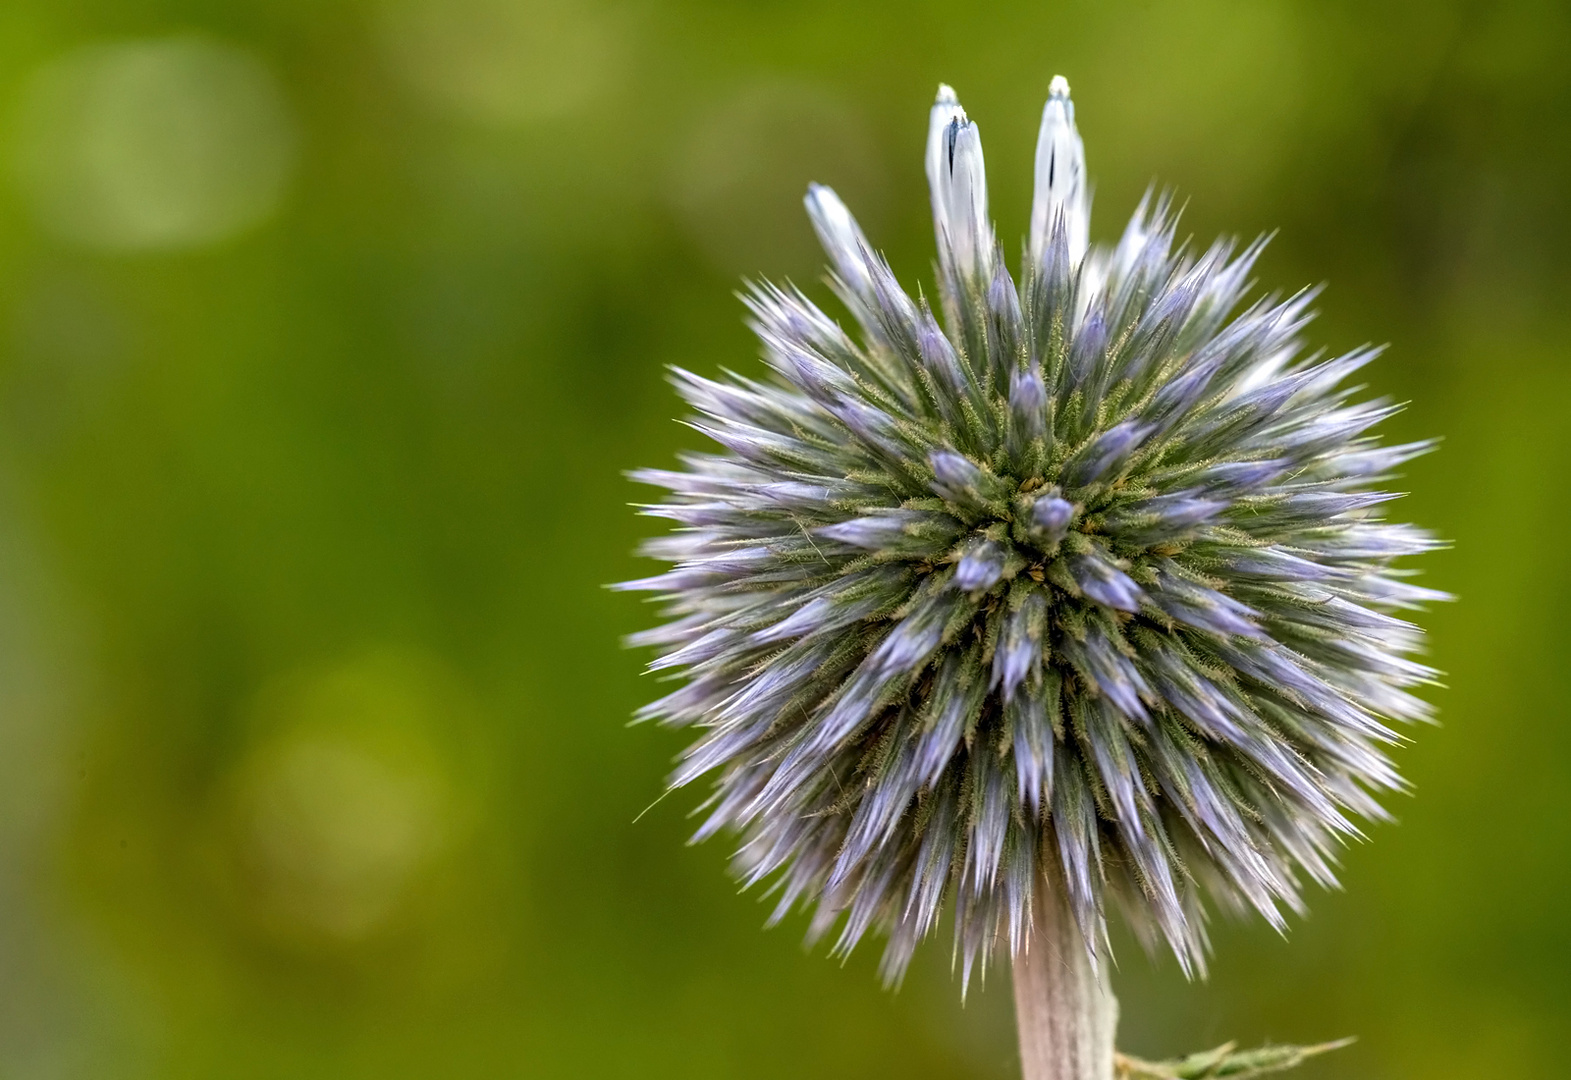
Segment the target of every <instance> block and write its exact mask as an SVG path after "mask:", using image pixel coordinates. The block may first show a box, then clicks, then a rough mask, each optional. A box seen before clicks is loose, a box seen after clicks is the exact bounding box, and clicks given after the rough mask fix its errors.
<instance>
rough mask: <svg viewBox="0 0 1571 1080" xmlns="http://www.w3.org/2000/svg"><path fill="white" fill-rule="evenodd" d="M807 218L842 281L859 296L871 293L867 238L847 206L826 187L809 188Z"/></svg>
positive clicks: (806, 199) (811, 186) (871, 283)
mask: <svg viewBox="0 0 1571 1080" xmlns="http://www.w3.org/2000/svg"><path fill="white" fill-rule="evenodd" d="M802 201H803V202H804V203H805V204H806V205H807V216H808V218H809V219H811V220H812V222H813V231H814V232H815V233H817V234H818V242H819V243H820V244H822V245H823V246H824V252H825V254H827V255H828V256H829V258H830V261H831V262H833V263H834V265H835V271H836V272H837V273H838V274H839V275H840V280H842V281H844V282H845V283H846V284H847V285H848V286H850V287H851V289H852V291H854V292H855V293H856V294H857V295H859V296H862V295H866V294H867V293H869V292H870V291H871V290H872V288H873V278H872V275H871V274H869V273H868V270H867V258H866V252H867V251H868V250H869V248H868V244H867V237H865V236H863V235H862V229H861V227H860V226H858V225H857V223H856V218H854V217H852V216H851V211H850V210H848V209H846V204H845V203H844V202H842V201H841V199H840V196H838V195H836V194H835V193H834V190H833V189H832V188H827V187H825V186H824V185H822V184H809V185H807V197H806V198H805V199H803V200H802Z"/></svg>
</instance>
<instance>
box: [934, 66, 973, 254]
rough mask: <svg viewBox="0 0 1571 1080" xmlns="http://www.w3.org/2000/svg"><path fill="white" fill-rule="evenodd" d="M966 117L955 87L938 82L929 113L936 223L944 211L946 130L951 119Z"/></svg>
mask: <svg viewBox="0 0 1571 1080" xmlns="http://www.w3.org/2000/svg"><path fill="white" fill-rule="evenodd" d="M956 118H959V119H960V120H964V119H965V118H966V111H965V110H964V109H962V108H961V107H960V100H959V99H958V98H956V97H955V91H954V87H952V86H950V85H949V84H948V83H939V84H938V97H937V98H936V99H934V101H933V108H932V109H931V110H930V111H929V112H928V114H927V189H928V191H930V192H932V196H933V222H934V224H935V225H936V224H937V223H938V220H939V216H940V214H941V213H942V210H941V208H940V207H941V200H940V196H939V190H940V183H939V178H940V176H941V175H942V174H943V173H944V171H945V167H944V161H945V158H946V157H947V156H948V152H947V148H946V146H945V141H946V136H945V132H947V131H948V130H949V124H950V121H952V120H954V119H956Z"/></svg>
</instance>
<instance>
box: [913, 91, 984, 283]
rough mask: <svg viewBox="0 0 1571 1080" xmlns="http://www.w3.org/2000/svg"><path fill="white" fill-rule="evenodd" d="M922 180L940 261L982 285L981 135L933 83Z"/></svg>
mask: <svg viewBox="0 0 1571 1080" xmlns="http://www.w3.org/2000/svg"><path fill="white" fill-rule="evenodd" d="M927 183H928V187H929V189H930V191H931V193H932V199H933V229H934V231H935V232H936V233H937V235H938V251H939V258H940V260H941V261H943V262H944V264H945V267H946V269H948V270H950V271H952V272H953V273H956V274H958V275H960V276H961V277H962V278H968V279H972V280H977V281H981V282H983V283H986V282H987V281H988V280H989V279H990V278H991V276H992V272H993V227H992V223H991V222H990V221H989V220H988V216H987V168H986V166H985V164H984V163H983V160H982V135H981V132H980V131H979V130H978V128H977V126H976V125H975V124H973V123H972V122H971V121H970V120H969V119H967V117H966V112H965V110H964V109H962V108H961V107H960V102H959V100H958V99H956V97H955V92H954V90H953V89H952V88H950V87H949V86H947V85H940V86H939V88H938V98H937V100H936V101H934V102H933V108H932V111H931V112H930V113H929V114H928V126H927Z"/></svg>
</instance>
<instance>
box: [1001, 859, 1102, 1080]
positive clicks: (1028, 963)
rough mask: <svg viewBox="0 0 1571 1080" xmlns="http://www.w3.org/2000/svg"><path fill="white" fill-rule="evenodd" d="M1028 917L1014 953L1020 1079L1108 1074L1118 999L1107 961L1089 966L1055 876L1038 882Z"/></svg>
mask: <svg viewBox="0 0 1571 1080" xmlns="http://www.w3.org/2000/svg"><path fill="white" fill-rule="evenodd" d="M1031 916H1032V917H1031V933H1030V936H1029V937H1028V938H1027V940H1026V942H1025V947H1024V949H1023V950H1022V951H1021V952H1020V954H1019V955H1017V956H1016V957H1015V958H1014V983H1015V1024H1016V1026H1017V1028H1018V1029H1019V1035H1020V1066H1021V1073H1022V1075H1023V1076H1024V1080H1113V1037H1114V1032H1115V1029H1116V1028H1117V1027H1118V1001H1117V999H1115V998H1114V997H1113V993H1112V990H1111V989H1110V988H1109V986H1108V981H1107V964H1106V962H1105V961H1104V962H1103V963H1101V964H1099V965H1097V966H1096V967H1095V968H1093V967H1092V965H1091V959H1090V956H1089V955H1088V954H1087V952H1086V947H1085V941H1084V939H1083V938H1082V937H1081V936H1080V929H1079V927H1078V926H1076V924H1075V919H1074V915H1073V914H1071V912H1070V910H1069V905H1068V902H1067V899H1066V897H1065V895H1064V888H1063V885H1062V883H1061V882H1059V881H1058V880H1056V875H1051V874H1045V875H1044V876H1043V879H1042V880H1041V881H1040V882H1039V883H1038V888H1037V895H1036V899H1035V902H1034V903H1033V904H1032V912H1031Z"/></svg>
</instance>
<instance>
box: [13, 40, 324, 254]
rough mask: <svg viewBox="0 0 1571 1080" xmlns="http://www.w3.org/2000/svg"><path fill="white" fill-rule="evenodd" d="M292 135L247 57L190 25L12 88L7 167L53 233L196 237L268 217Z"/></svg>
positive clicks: (267, 80) (93, 237)
mask: <svg viewBox="0 0 1571 1080" xmlns="http://www.w3.org/2000/svg"><path fill="white" fill-rule="evenodd" d="M295 150H296V134H295V128H294V124H293V122H292V120H291V118H290V115H289V111H288V108H287V106H286V104H285V102H284V99H283V95H282V94H281V92H280V90H279V88H278V85H277V83H276V81H275V80H274V78H273V76H272V74H271V73H270V72H269V70H268V69H267V67H266V66H265V65H264V64H263V63H262V62H261V61H260V60H259V59H257V58H256V57H255V56H254V55H252V54H251V53H249V52H246V51H244V50H242V49H238V48H235V47H233V46H230V45H226V44H223V43H220V42H217V41H213V40H209V39H207V38H203V37H197V36H182V37H174V38H165V39H155V40H142V41H124V42H114V43H108V44H99V45H90V46H85V47H82V48H80V49H77V50H75V51H74V52H70V53H67V54H66V55H64V56H62V57H60V58H58V59H56V60H54V61H53V62H51V63H49V64H47V65H45V66H44V67H43V68H41V69H40V70H38V71H37V72H36V73H34V75H33V76H32V78H31V79H30V80H29V81H28V82H27V84H26V86H25V87H24V89H23V93H22V98H21V102H20V113H19V116H18V123H17V143H16V146H15V157H14V167H15V174H16V177H17V180H18V182H19V183H20V186H21V187H22V189H23V191H24V193H25V194H26V195H27V197H28V200H29V202H30V203H31V205H32V208H33V210H34V212H35V214H36V216H37V218H38V220H39V222H40V224H42V225H43V226H44V227H45V228H46V229H48V231H50V232H52V233H54V234H55V235H56V236H58V237H60V238H62V239H65V240H67V241H71V242H74V243H77V244H80V245H83V246H86V247H90V248H95V249H99V250H105V251H138V250H166V249H179V248H191V247H198V246H201V245H204V244H209V243H213V242H215V241H219V240H223V239H227V238H229V237H231V236H234V235H236V234H238V233H240V232H243V231H244V230H246V229H247V228H249V227H251V226H254V225H256V224H258V223H259V222H261V221H263V220H264V219H266V218H267V217H268V216H270V215H271V214H272V213H273V212H274V210H275V209H276V208H277V206H278V203H279V200H280V197H281V196H282V194H283V191H284V189H285V186H286V184H287V182H288V179H289V176H290V174H291V173H292V171H293V167H294V162H295Z"/></svg>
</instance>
